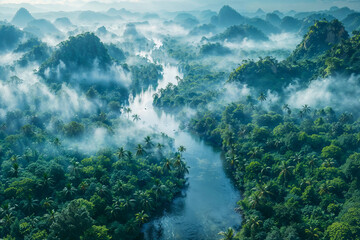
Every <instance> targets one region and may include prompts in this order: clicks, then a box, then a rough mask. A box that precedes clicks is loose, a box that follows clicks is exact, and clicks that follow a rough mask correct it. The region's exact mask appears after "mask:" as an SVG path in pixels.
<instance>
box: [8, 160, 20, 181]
mask: <svg viewBox="0 0 360 240" xmlns="http://www.w3.org/2000/svg"><path fill="white" fill-rule="evenodd" d="M19 168H20V167H19V164H18V163H17V162H14V163H13V164H12V166H11V169H10V174H11V176H13V177H15V178H17V177H18V175H19Z"/></svg>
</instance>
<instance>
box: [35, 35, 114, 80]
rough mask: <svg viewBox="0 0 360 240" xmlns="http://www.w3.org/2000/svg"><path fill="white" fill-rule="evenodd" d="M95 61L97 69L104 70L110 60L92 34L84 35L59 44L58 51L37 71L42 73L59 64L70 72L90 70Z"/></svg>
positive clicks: (101, 44) (104, 49)
mask: <svg viewBox="0 0 360 240" xmlns="http://www.w3.org/2000/svg"><path fill="white" fill-rule="evenodd" d="M95 61H97V64H98V65H99V67H100V68H101V69H103V70H105V69H106V68H107V67H109V65H110V64H111V58H110V56H109V54H108V52H107V49H106V47H105V46H104V44H103V43H102V42H101V41H100V39H99V38H98V37H97V36H96V35H95V34H93V33H84V34H81V35H78V36H76V37H70V38H69V40H67V41H64V42H62V43H61V44H60V46H59V49H58V50H57V51H56V52H54V54H53V55H52V57H51V58H49V59H48V60H47V61H46V62H45V63H43V64H42V66H41V67H40V69H39V72H40V73H42V74H43V73H44V72H45V70H46V69H47V68H50V69H52V70H53V69H54V68H56V67H57V66H58V65H59V64H60V63H62V64H64V65H65V66H64V67H65V68H68V69H69V70H70V71H71V70H74V69H79V68H80V69H85V70H86V69H91V68H92V67H93V65H94V63H95Z"/></svg>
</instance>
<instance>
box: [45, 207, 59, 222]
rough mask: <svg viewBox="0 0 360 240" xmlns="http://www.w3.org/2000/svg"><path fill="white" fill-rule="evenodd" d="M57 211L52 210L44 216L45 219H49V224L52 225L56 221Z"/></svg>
mask: <svg viewBox="0 0 360 240" xmlns="http://www.w3.org/2000/svg"><path fill="white" fill-rule="evenodd" d="M55 213H56V212H55V210H54V209H51V210H48V213H46V214H45V215H44V217H45V218H46V219H47V222H48V223H49V224H50V225H51V224H52V223H53V222H54V221H55Z"/></svg>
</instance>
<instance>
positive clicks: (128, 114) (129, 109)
mask: <svg viewBox="0 0 360 240" xmlns="http://www.w3.org/2000/svg"><path fill="white" fill-rule="evenodd" d="M124 112H125V113H126V114H127V116H128V119H129V118H130V113H131V112H132V110H131V108H129V107H126V108H124Z"/></svg>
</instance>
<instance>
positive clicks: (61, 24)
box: [54, 17, 74, 28]
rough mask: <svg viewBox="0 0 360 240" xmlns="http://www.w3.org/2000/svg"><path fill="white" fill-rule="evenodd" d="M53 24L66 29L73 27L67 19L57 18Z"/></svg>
mask: <svg viewBox="0 0 360 240" xmlns="http://www.w3.org/2000/svg"><path fill="white" fill-rule="evenodd" d="M54 24H55V26H57V27H60V28H68V27H72V26H74V25H73V24H72V22H71V21H70V19H69V18H67V17H61V18H57V19H56V20H55V21H54Z"/></svg>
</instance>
